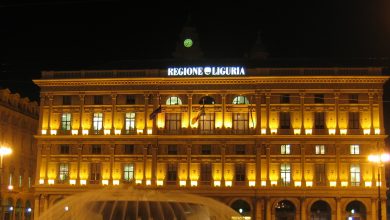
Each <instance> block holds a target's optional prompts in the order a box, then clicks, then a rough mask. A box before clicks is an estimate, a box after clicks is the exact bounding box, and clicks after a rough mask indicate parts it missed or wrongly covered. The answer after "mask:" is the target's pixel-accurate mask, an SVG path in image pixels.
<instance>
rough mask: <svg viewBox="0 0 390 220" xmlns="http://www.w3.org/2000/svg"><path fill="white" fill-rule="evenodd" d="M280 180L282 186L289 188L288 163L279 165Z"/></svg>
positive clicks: (289, 168)
mask: <svg viewBox="0 0 390 220" xmlns="http://www.w3.org/2000/svg"><path fill="white" fill-rule="evenodd" d="M280 180H281V183H282V185H283V186H289V185H290V183H291V166H290V164H289V163H282V164H280Z"/></svg>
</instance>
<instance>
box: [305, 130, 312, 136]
mask: <svg viewBox="0 0 390 220" xmlns="http://www.w3.org/2000/svg"><path fill="white" fill-rule="evenodd" d="M305 134H306V135H312V134H313V129H306V130H305Z"/></svg>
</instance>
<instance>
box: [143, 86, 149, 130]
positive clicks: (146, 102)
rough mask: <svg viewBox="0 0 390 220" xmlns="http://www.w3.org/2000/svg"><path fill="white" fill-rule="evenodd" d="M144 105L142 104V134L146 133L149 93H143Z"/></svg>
mask: <svg viewBox="0 0 390 220" xmlns="http://www.w3.org/2000/svg"><path fill="white" fill-rule="evenodd" d="M144 96H145V105H144V134H148V120H149V117H148V106H149V94H144Z"/></svg>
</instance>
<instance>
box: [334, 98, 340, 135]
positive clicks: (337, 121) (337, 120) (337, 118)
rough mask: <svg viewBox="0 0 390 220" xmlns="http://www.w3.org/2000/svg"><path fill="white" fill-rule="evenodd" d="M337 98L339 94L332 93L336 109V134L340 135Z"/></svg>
mask: <svg viewBox="0 0 390 220" xmlns="http://www.w3.org/2000/svg"><path fill="white" fill-rule="evenodd" d="M339 97H340V93H339V92H335V93H334V104H335V109H336V134H340V127H339Z"/></svg>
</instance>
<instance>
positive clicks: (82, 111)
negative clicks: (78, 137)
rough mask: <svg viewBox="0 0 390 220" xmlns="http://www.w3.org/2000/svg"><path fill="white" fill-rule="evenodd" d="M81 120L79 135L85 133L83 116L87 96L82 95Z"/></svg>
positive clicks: (80, 96)
mask: <svg viewBox="0 0 390 220" xmlns="http://www.w3.org/2000/svg"><path fill="white" fill-rule="evenodd" d="M79 98H80V118H79V123H80V124H79V134H82V132H83V115H84V102H85V95H84V94H80V95H79Z"/></svg>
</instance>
